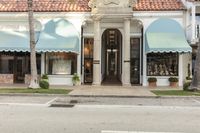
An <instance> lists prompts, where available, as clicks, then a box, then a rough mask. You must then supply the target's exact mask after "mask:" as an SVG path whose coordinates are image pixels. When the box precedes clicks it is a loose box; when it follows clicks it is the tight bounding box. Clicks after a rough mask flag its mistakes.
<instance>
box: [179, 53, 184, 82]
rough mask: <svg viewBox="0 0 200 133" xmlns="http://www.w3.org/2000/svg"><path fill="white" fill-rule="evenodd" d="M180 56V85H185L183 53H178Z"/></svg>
mask: <svg viewBox="0 0 200 133" xmlns="http://www.w3.org/2000/svg"><path fill="white" fill-rule="evenodd" d="M178 58H179V64H178V76H179V77H178V80H179V83H178V86H183V72H184V71H183V67H184V66H183V54H181V53H180V54H178Z"/></svg>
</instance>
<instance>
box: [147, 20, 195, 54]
mask: <svg viewBox="0 0 200 133" xmlns="http://www.w3.org/2000/svg"><path fill="white" fill-rule="evenodd" d="M145 37H146V46H145V50H146V53H152V52H153V53H158V52H160V53H162V52H178V53H185V52H192V48H191V47H190V45H189V44H188V42H187V40H186V36H185V33H184V30H183V28H182V27H181V25H180V24H179V23H178V22H176V21H175V20H172V19H168V18H161V19H158V20H156V21H155V22H153V23H152V24H151V25H150V26H149V28H148V29H147V31H146V35H145Z"/></svg>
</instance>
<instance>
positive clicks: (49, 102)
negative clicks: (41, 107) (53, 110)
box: [45, 97, 58, 105]
mask: <svg viewBox="0 0 200 133" xmlns="http://www.w3.org/2000/svg"><path fill="white" fill-rule="evenodd" d="M56 99H58V97H56V98H53V99H52V100H50V101H48V102H47V103H45V104H46V105H51V103H52V102H54V101H55V100H56Z"/></svg>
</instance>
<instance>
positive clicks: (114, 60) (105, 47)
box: [101, 29, 122, 85]
mask: <svg viewBox="0 0 200 133" xmlns="http://www.w3.org/2000/svg"><path fill="white" fill-rule="evenodd" d="M121 60H122V34H121V32H120V31H119V30H118V29H107V30H105V31H104V32H103V35H102V67H101V68H102V79H103V82H102V84H103V85H104V84H106V85H108V84H109V85H121V73H122V61H121Z"/></svg>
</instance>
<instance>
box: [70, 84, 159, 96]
mask: <svg viewBox="0 0 200 133" xmlns="http://www.w3.org/2000/svg"><path fill="white" fill-rule="evenodd" d="M69 95H70V96H122V97H126V96H127V97H134V96H136V97H137V96H155V94H153V93H152V92H150V90H149V89H148V88H144V87H140V86H134V87H132V86H131V87H124V86H79V87H77V88H76V89H74V90H73V91H72V92H70V93H69Z"/></svg>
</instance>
